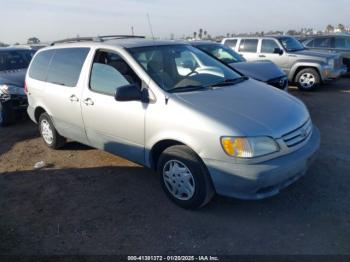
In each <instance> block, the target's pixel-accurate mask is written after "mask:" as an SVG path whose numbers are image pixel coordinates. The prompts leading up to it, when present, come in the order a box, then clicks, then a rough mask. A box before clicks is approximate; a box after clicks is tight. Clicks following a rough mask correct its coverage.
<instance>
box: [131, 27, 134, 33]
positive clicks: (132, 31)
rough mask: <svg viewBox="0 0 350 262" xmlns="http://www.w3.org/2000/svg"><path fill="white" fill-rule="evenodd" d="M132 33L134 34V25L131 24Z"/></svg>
mask: <svg viewBox="0 0 350 262" xmlns="http://www.w3.org/2000/svg"><path fill="white" fill-rule="evenodd" d="M131 35H134V27H133V26H131Z"/></svg>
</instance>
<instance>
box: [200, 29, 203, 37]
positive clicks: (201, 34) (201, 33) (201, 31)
mask: <svg viewBox="0 0 350 262" xmlns="http://www.w3.org/2000/svg"><path fill="white" fill-rule="evenodd" d="M202 37H203V29H202V28H201V29H199V39H202Z"/></svg>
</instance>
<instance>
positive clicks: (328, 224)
mask: <svg viewBox="0 0 350 262" xmlns="http://www.w3.org/2000/svg"><path fill="white" fill-rule="evenodd" d="M290 92H291V94H293V95H295V96H297V97H299V98H300V99H302V100H303V101H304V102H305V103H306V104H307V106H308V108H309V110H310V112H311V115H312V118H313V121H314V123H315V124H316V125H317V126H318V127H319V128H320V130H321V134H322V143H321V149H320V152H319V154H318V156H317V159H316V161H315V162H314V164H313V165H312V166H311V168H310V170H309V172H308V175H307V176H306V177H304V178H303V179H301V180H300V181H298V182H297V183H296V184H294V185H292V186H291V187H289V188H287V189H285V190H284V191H283V192H281V194H279V195H278V196H275V197H273V198H270V199H266V200H262V201H241V200H236V199H228V198H223V197H215V198H214V200H213V201H212V202H211V203H210V204H209V205H208V206H206V207H205V208H203V209H201V210H198V211H187V210H183V209H181V208H178V207H177V206H175V205H174V204H172V203H171V202H170V201H169V200H168V199H167V198H166V196H165V194H164V193H163V192H162V191H161V188H160V184H159V181H158V177H157V176H156V175H155V174H154V173H152V172H151V171H150V170H147V169H145V168H142V167H139V166H137V165H134V164H133V163H130V162H128V161H126V160H123V159H121V158H118V157H115V156H112V155H109V154H107V153H104V152H101V151H99V150H95V149H92V148H89V147H87V146H83V145H80V144H77V143H70V144H68V145H67V146H65V147H64V148H63V149H62V150H58V151H53V150H50V149H48V148H46V147H45V146H44V143H43V142H42V140H41V138H40V137H39V135H38V131H37V127H36V126H35V125H34V124H33V123H31V122H30V121H29V120H27V121H24V122H22V123H18V124H16V125H14V126H12V127H8V128H2V129H0V254H46V255H47V254H107V255H108V254H123V255H126V254H141V255H144V254H149V255H156V254H174V255H179V254H203V253H205V254H211V255H215V254H217V255H219V254H225V255H229V254H350V137H349V135H350V133H349V130H350V77H348V78H343V79H340V80H339V81H337V82H336V83H331V84H327V85H326V86H323V87H322V88H320V89H319V90H317V91H316V92H312V93H301V92H299V91H298V90H297V89H295V88H291V89H290ZM40 160H44V161H45V162H46V163H47V164H48V168H46V169H43V170H40V171H38V170H34V168H33V166H34V164H35V163H36V162H38V161H40Z"/></svg>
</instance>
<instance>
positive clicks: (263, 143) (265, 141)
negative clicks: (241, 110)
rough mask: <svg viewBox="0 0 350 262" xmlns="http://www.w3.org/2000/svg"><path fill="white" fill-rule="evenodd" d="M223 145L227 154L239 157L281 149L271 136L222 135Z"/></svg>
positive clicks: (256, 155)
mask: <svg viewBox="0 0 350 262" xmlns="http://www.w3.org/2000/svg"><path fill="white" fill-rule="evenodd" d="M221 145H222V148H223V149H224V151H225V152H226V154H228V155H229V156H232V157H238V158H253V157H259V156H264V155H268V154H272V153H274V152H277V151H279V146H278V144H277V143H276V142H275V140H273V139H272V138H270V137H222V138H221Z"/></svg>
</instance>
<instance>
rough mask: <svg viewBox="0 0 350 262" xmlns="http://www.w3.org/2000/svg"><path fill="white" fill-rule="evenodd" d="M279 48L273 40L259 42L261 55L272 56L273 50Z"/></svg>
mask: <svg viewBox="0 0 350 262" xmlns="http://www.w3.org/2000/svg"><path fill="white" fill-rule="evenodd" d="M276 48H280V47H279V46H278V44H277V43H276V42H275V41H274V40H269V39H267V40H262V42H261V53H264V54H274V52H275V49H276Z"/></svg>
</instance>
